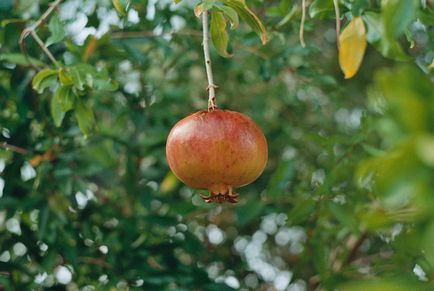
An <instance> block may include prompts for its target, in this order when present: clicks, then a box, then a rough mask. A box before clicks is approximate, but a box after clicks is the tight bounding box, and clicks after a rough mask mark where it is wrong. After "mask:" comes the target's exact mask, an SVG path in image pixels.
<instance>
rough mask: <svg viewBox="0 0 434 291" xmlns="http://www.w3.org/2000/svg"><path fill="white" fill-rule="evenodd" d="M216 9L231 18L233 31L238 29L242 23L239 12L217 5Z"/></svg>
mask: <svg viewBox="0 0 434 291" xmlns="http://www.w3.org/2000/svg"><path fill="white" fill-rule="evenodd" d="M214 7H215V8H216V9H218V10H220V11H221V12H223V13H224V14H225V15H226V16H227V17H228V18H229V20H230V22H231V29H236V28H237V27H238V24H239V22H240V21H239V18H238V14H237V12H236V11H235V10H234V9H233V8H231V7H229V6H225V5H215V6H214Z"/></svg>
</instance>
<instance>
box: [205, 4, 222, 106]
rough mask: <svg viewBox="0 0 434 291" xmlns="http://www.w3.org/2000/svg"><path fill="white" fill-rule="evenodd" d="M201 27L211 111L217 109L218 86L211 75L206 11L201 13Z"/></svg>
mask: <svg viewBox="0 0 434 291" xmlns="http://www.w3.org/2000/svg"><path fill="white" fill-rule="evenodd" d="M202 27H203V53H204V56H205V68H206V75H207V78H208V87H207V90H208V111H212V110H214V109H215V108H216V107H217V103H216V97H215V91H216V89H218V86H216V85H215V84H214V77H213V74H212V65H211V57H210V53H209V31H208V11H207V10H205V11H203V12H202Z"/></svg>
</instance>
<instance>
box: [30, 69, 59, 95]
mask: <svg viewBox="0 0 434 291" xmlns="http://www.w3.org/2000/svg"><path fill="white" fill-rule="evenodd" d="M56 74H57V70H54V69H50V68H46V69H43V70H42V71H40V72H39V73H37V74H36V75H35V76H34V77H33V80H32V88H33V90H36V91H37V92H38V93H39V94H41V93H42V92H43V91H44V89H45V88H47V87H49V86H51V85H53V83H54V82H55V81H56V80H57V76H56Z"/></svg>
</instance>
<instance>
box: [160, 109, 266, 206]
mask: <svg viewBox="0 0 434 291" xmlns="http://www.w3.org/2000/svg"><path fill="white" fill-rule="evenodd" d="M166 157H167V161H168V163H169V166H170V169H171V170H172V171H173V173H174V174H175V175H176V176H177V177H178V178H179V179H180V180H181V181H183V182H184V183H185V184H187V185H189V186H191V187H193V188H197V189H208V191H209V196H202V195H201V196H202V198H203V199H204V200H205V201H206V202H208V203H210V202H224V201H229V202H232V203H236V202H238V201H237V197H238V194H236V193H234V192H233V189H234V188H239V187H242V186H245V185H247V184H250V183H251V182H253V181H254V180H256V178H258V177H259V176H260V175H261V173H262V171H263V170H264V167H265V165H266V163H267V159H268V149H267V141H266V139H265V136H264V134H263V133H262V131H261V130H260V129H259V127H258V126H257V125H256V124H255V122H254V121H253V120H252V119H250V118H249V117H248V116H246V115H244V114H242V113H239V112H235V111H229V110H220V109H215V110H211V111H209V110H203V111H199V112H196V113H194V114H191V115H189V116H187V117H186V118H184V119H182V120H181V121H179V122H178V123H177V124H176V125H175V126H174V127H173V128H172V130H171V131H170V134H169V137H168V138H167V143H166Z"/></svg>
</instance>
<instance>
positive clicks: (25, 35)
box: [19, 0, 62, 68]
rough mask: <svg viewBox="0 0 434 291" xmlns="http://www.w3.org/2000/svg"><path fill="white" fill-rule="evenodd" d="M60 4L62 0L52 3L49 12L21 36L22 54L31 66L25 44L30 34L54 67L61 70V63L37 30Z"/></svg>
mask: <svg viewBox="0 0 434 291" xmlns="http://www.w3.org/2000/svg"><path fill="white" fill-rule="evenodd" d="M60 2H62V0H56V1H54V2H52V3H50V4H49V7H48V9H47V11H45V12H44V14H42V16H41V17H40V18H39V19H38V20H36V22H35V23H34V24H33V25H31V26H29V27H27V28H26V29H24V30H23V32H22V33H21V35H20V40H19V44H20V48H21V52H22V53H23V54H24V56H25V57H26V59H27V61H28V62H29V63H30V64H31V61H30V58H29V56H28V54H27V50H26V46H25V42H24V40H25V39H26V37H27V36H28V35H29V34H31V35H32V37H33V38H34V39H35V41H36V42H37V43H38V45H39V46H40V47H41V49H42V50H43V51H44V53H45V54H46V55H47V56H48V58H49V59H50V60H51V61H52V62H53V63H54V65H55V66H56V67H58V68H60V65H59V63H58V62H57V61H56V59H55V58H54V56H53V55H52V54H51V52H50V51H49V50H48V48H47V47H46V46H45V44H44V42H43V41H42V40H41V39H40V38H39V37H38V35H37V34H36V30H37V29H38V27H39V26H41V25H42V24H43V23H44V22H45V21H46V20H47V19H48V17H49V16H50V14H51V13H52V12H53V11H54V9H56V7H57V6H59V4H60ZM32 66H33V67H35V66H34V65H32Z"/></svg>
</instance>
